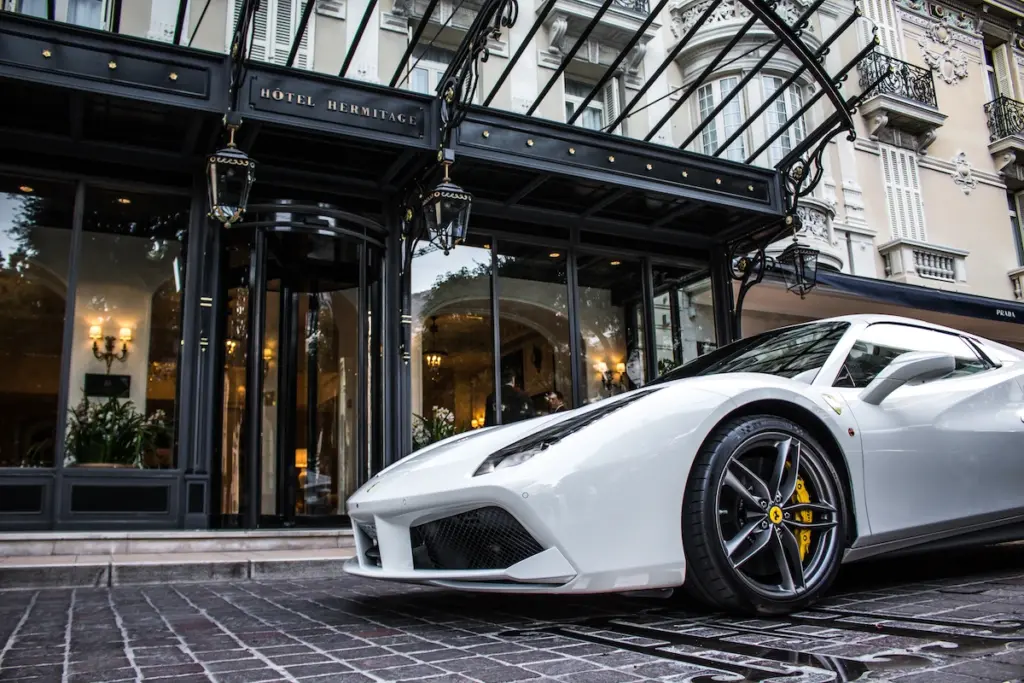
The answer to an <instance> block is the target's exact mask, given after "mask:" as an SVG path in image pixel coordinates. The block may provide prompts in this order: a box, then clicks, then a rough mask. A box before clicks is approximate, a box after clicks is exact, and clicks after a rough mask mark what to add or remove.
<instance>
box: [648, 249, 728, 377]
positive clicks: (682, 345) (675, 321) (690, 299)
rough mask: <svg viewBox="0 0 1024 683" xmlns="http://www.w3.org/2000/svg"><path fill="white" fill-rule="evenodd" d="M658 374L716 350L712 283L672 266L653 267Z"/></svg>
mask: <svg viewBox="0 0 1024 683" xmlns="http://www.w3.org/2000/svg"><path fill="white" fill-rule="evenodd" d="M651 275H652V278H653V281H654V342H655V343H654V353H655V354H656V356H655V357H656V361H657V368H658V375H662V374H664V373H665V372H668V371H669V370H671V369H672V368H674V367H676V366H677V365H682V364H683V363H686V362H688V361H690V360H693V359H694V358H696V357H697V356H701V355H703V354H705V353H707V352H708V351H713V350H714V349H715V316H714V309H713V306H712V302H711V280H710V279H709V278H702V279H699V280H695V279H694V277H693V273H692V272H690V271H687V270H685V269H683V268H677V267H673V266H659V265H654V266H651Z"/></svg>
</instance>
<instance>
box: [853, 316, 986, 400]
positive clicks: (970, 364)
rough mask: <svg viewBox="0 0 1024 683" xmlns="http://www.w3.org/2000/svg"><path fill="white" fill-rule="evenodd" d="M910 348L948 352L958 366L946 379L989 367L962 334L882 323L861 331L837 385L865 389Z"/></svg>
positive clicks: (913, 349)
mask: <svg viewBox="0 0 1024 683" xmlns="http://www.w3.org/2000/svg"><path fill="white" fill-rule="evenodd" d="M910 351H934V352H937V353H948V354H950V355H952V356H953V358H954V359H955V360H956V367H955V369H954V370H953V372H951V373H950V374H948V375H946V376H945V377H943V378H942V379H948V378H950V377H959V376H962V375H970V374H973V373H975V372H981V371H983V370H987V369H988V368H989V366H988V365H987V364H986V363H984V362H983V361H982V360H981V359H980V358H979V357H978V355H977V354H976V353H975V352H974V351H973V350H972V349H971V347H970V346H969V345H968V344H967V342H965V341H964V340H963V339H961V338H960V337H958V336H956V335H953V334H947V333H945V332H939V331H938V330H929V329H925V328H922V327H913V326H911V325H897V324H892V323H878V324H875V325H870V326H868V327H867V329H865V330H864V331H863V332H861V333H860V334H859V335H858V337H857V341H856V342H854V344H853V348H852V349H850V353H849V354H848V355H847V356H846V361H845V362H844V363H843V367H842V368H841V369H840V370H839V374H838V375H836V380H835V382H834V383H833V386H836V387H850V388H854V389H861V388H863V387H866V386H867V385H869V384H870V383H871V381H872V380H873V379H875V377H877V376H878V373H880V372H881V371H882V370H884V369H885V368H886V367H887V366H888V365H889V363H891V362H892V361H893V360H895V359H896V358H897V357H898V356H900V355H902V354H904V353H907V352H910Z"/></svg>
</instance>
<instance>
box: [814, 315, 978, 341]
mask: <svg viewBox="0 0 1024 683" xmlns="http://www.w3.org/2000/svg"><path fill="white" fill-rule="evenodd" d="M839 320H842V321H846V322H850V323H854V322H861V323H866V324H868V325H873V324H875V323H897V324H901V325H916V326H917V327H928V328H930V329H933V330H941V331H943V332H952V333H953V334H962V335H964V336H966V337H975V338H977V339H985V338H984V337H981V336H979V335H976V334H972V333H970V332H965V331H963V330H958V329H956V328H953V327H946V326H944V325H936V324H935V323H930V322H928V321H926V320H919V319H917V318H908V317H906V316H900V315H885V314H882V313H855V314H853V315H838V316H835V317H834V318H824V319H822V320H820V321H818V322H825V321H839Z"/></svg>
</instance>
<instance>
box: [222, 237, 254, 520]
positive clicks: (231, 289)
mask: <svg viewBox="0 0 1024 683" xmlns="http://www.w3.org/2000/svg"><path fill="white" fill-rule="evenodd" d="M248 258H249V250H248V249H244V250H243V249H232V250H230V251H229V252H228V255H227V257H226V258H225V259H224V265H223V266H222V267H223V268H224V271H225V277H226V279H227V280H228V285H227V301H226V302H225V306H226V310H227V322H226V323H225V326H224V336H225V340H224V395H223V397H222V403H221V446H220V449H221V450H220V452H221V486H220V512H221V514H224V515H237V514H238V512H239V509H240V503H241V499H242V483H241V462H242V459H243V457H244V450H245V441H244V434H243V432H242V428H243V427H244V421H243V417H244V414H245V366H246V363H247V362H248V349H249V287H248V263H249V261H248Z"/></svg>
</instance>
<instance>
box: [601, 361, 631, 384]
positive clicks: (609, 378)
mask: <svg viewBox="0 0 1024 683" xmlns="http://www.w3.org/2000/svg"><path fill="white" fill-rule="evenodd" d="M594 369H595V370H597V372H598V373H599V374H600V375H601V384H602V385H603V386H604V388H605V390H606V391H611V390H612V388H613V387H619V388H624V386H625V385H624V384H623V382H622V378H623V377H624V376H625V375H626V364H625V363H622V362H619V363H616V364H615V370H614V371H612V370H611V369H609V367H608V364H607V363H605V362H604V361H599V362H598V363H595V364H594Z"/></svg>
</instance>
